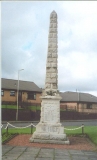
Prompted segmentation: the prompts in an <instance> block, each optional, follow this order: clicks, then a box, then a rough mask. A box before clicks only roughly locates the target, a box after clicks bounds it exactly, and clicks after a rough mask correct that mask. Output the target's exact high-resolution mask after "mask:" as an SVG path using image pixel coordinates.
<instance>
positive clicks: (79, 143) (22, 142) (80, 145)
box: [7, 134, 97, 151]
mask: <svg viewBox="0 0 97 160" xmlns="http://www.w3.org/2000/svg"><path fill="white" fill-rule="evenodd" d="M31 136H32V135H31V134H23V135H17V136H16V137H14V138H13V139H11V140H10V141H9V142H8V143H7V145H12V146H28V147H44V148H58V149H74V150H89V151H94V150H97V147H95V146H94V145H93V144H92V143H91V142H90V141H89V139H88V138H85V137H69V140H70V143H71V144H70V145H59V144H58V145H56V144H39V143H30V142H29V139H30V137H31Z"/></svg>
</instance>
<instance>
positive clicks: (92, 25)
mask: <svg viewBox="0 0 97 160" xmlns="http://www.w3.org/2000/svg"><path fill="white" fill-rule="evenodd" d="M1 9H2V10H1V13H2V14H1V19H2V24H1V27H2V35H1V40H2V44H1V45H2V46H1V49H2V77H3V78H10V79H17V73H18V70H19V69H21V68H24V71H22V72H21V73H20V79H22V80H27V81H34V82H35V83H36V84H37V85H38V86H39V87H42V88H43V87H44V83H45V72H46V57H47V47H48V32H49V22H50V19H49V16H50V13H51V12H52V11H53V10H55V11H56V12H57V14H58V88H59V90H62V91H67V90H70V91H72V90H74V91H75V90H76V89H78V90H80V91H83V92H85V91H86V92H89V93H95V95H97V85H96V81H97V74H96V72H97V63H96V59H97V2H96V1H93V2H92V1H87V2H86V1H85V2H84V1H83V2H82V1H64V2H62V1H49V2H48V1H47V2H44V1H43V2H38V1H36V2H34V1H29V2H26V1H24V2H23V1H21V2H18V1H16V2H2V5H1Z"/></svg>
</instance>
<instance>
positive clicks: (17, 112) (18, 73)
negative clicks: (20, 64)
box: [16, 69, 24, 121]
mask: <svg viewBox="0 0 97 160" xmlns="http://www.w3.org/2000/svg"><path fill="white" fill-rule="evenodd" d="M22 70H24V69H20V70H18V84H17V112H16V121H18V95H19V72H20V71H22Z"/></svg>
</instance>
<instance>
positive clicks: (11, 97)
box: [1, 78, 97, 113]
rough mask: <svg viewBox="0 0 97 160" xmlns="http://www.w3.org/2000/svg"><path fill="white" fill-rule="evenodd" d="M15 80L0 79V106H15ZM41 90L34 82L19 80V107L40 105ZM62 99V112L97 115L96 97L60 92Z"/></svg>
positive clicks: (86, 94)
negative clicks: (69, 111) (0, 103)
mask: <svg viewBox="0 0 97 160" xmlns="http://www.w3.org/2000/svg"><path fill="white" fill-rule="evenodd" d="M17 83H18V81H17V80H12V79H5V78H2V79H1V86H2V88H1V101H2V104H17ZM41 93H42V89H41V88H39V87H38V86H37V85H36V84H35V83H34V82H30V81H21V80H19V96H18V100H19V107H25V106H27V105H39V106H40V105H41V99H40V96H41ZM60 96H61V97H62V99H61V103H60V107H61V109H63V110H73V111H78V112H86V113H97V97H96V96H93V95H91V94H88V93H81V92H70V91H68V92H60Z"/></svg>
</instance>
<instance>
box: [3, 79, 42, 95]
mask: <svg viewBox="0 0 97 160" xmlns="http://www.w3.org/2000/svg"><path fill="white" fill-rule="evenodd" d="M17 84H18V80H13V79H5V78H2V79H1V87H2V89H13V90H17ZM19 90H23V91H36V92H42V89H41V88H39V87H38V86H37V85H36V84H35V83H34V82H30V81H21V80H19Z"/></svg>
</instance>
